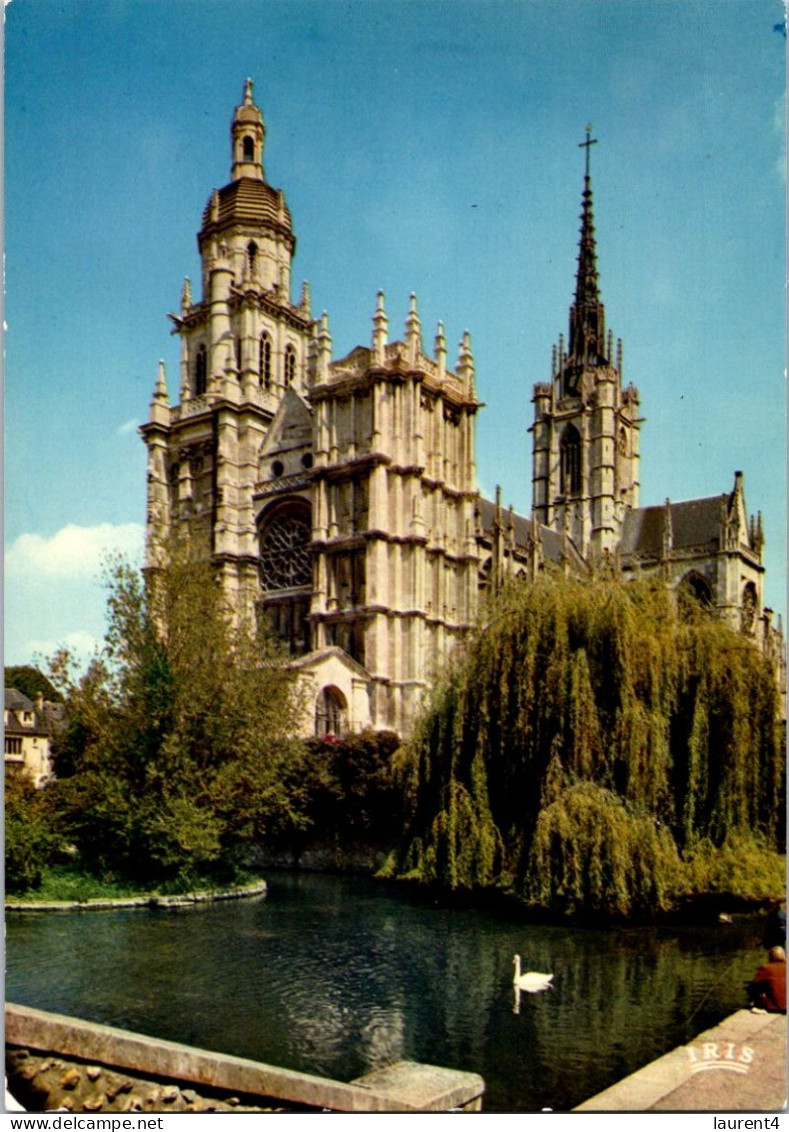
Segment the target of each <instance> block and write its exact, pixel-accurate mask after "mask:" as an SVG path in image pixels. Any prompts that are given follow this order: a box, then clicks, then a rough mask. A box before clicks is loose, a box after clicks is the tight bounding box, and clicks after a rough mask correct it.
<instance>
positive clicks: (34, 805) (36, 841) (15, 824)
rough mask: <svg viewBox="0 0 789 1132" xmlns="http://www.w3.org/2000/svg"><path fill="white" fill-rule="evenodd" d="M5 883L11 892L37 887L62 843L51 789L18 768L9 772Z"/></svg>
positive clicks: (6, 800)
mask: <svg viewBox="0 0 789 1132" xmlns="http://www.w3.org/2000/svg"><path fill="white" fill-rule="evenodd" d="M4 794H5V887H6V891H7V892H9V893H21V892H26V891H28V890H29V889H32V888H37V887H38V886H40V884H41V878H42V875H43V873H44V870H45V869H46V867H47V865H48V864H49V862H50V861H51V860H52V858H53V856H54V853H55V851H56V849H57V847H58V838H57V835H56V834H55V833H54V831H53V830H54V823H53V821H52V813H51V806H50V793H49V791H48V790H46V789H45V790H37V789H36V788H35V786H34V785H33V782H32V780H31V778H30V777H29V775H27V774H25V773H24V772H21V771H17V770H16V769H14V768H9V769H7V770H6V775H5V790H4Z"/></svg>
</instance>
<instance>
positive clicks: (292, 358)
mask: <svg viewBox="0 0 789 1132" xmlns="http://www.w3.org/2000/svg"><path fill="white" fill-rule="evenodd" d="M295 380H296V351H295V350H294V349H293V347H292V346H286V347H285V384H286V385H292V384H293V382H294V381H295Z"/></svg>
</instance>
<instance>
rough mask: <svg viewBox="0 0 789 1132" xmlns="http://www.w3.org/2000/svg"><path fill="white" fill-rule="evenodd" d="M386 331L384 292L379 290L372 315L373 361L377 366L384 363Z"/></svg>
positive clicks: (387, 323) (387, 324) (387, 328)
mask: <svg viewBox="0 0 789 1132" xmlns="http://www.w3.org/2000/svg"><path fill="white" fill-rule="evenodd" d="M388 333H389V321H388V319H387V317H386V309H385V308H384V293H383V291H379V292H378V301H377V303H376V307H375V314H374V315H373V361H374V362H375V364H376V365H377V366H382V365H383V364H384V351H385V349H386V342H387V336H388Z"/></svg>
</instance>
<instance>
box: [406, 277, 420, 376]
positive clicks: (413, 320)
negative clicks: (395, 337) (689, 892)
mask: <svg viewBox="0 0 789 1132" xmlns="http://www.w3.org/2000/svg"><path fill="white" fill-rule="evenodd" d="M405 344H406V346H407V347H408V360H409V361H410V362H411V365H416V364H417V362H418V360H419V355H420V353H421V351H422V325H421V323H420V321H419V315H418V314H417V310H416V295H415V294H414V292H413V291H412V292H411V298H410V300H409V303H408V317H407V318H406V320H405Z"/></svg>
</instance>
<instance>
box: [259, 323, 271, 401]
mask: <svg viewBox="0 0 789 1132" xmlns="http://www.w3.org/2000/svg"><path fill="white" fill-rule="evenodd" d="M260 384H261V385H262V386H263V388H264V389H270V388H271V339H270V338H269V336H268V334H261V335H260Z"/></svg>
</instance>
